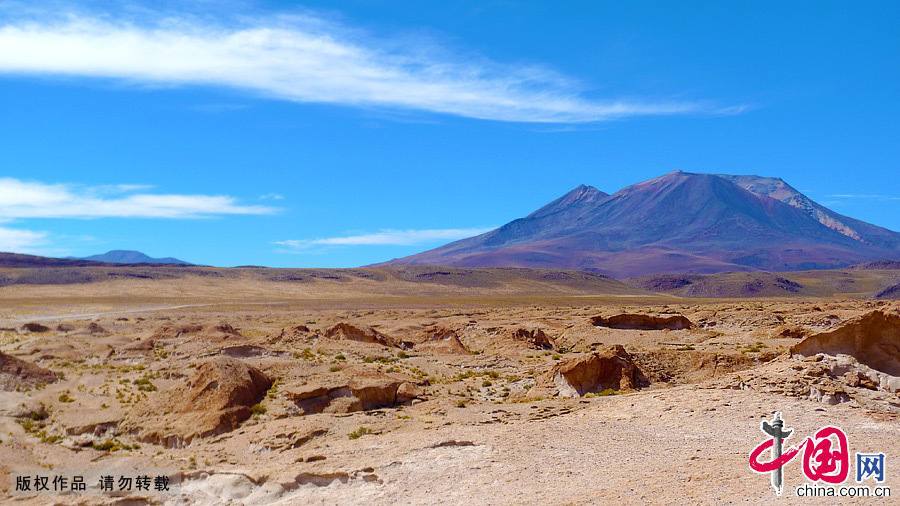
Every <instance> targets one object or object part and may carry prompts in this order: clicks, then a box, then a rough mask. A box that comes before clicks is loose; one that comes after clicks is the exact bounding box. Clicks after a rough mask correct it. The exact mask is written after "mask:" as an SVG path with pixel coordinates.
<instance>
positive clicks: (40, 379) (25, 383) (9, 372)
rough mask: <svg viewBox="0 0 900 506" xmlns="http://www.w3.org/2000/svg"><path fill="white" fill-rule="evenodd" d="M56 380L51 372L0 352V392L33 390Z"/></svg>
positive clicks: (54, 374)
mask: <svg viewBox="0 0 900 506" xmlns="http://www.w3.org/2000/svg"><path fill="white" fill-rule="evenodd" d="M56 380H57V376H56V373H54V372H53V371H51V370H49V369H44V368H43V367H41V366H39V365H36V364H33V363H31V362H26V361H25V360H22V359H19V358H16V357H13V356H11V355H7V354H5V353H2V352H0V390H5V391H16V390H22V389H28V388H35V387H38V386H41V385H46V384H47V383H53V382H54V381H56Z"/></svg>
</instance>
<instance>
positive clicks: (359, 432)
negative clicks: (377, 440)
mask: <svg viewBox="0 0 900 506" xmlns="http://www.w3.org/2000/svg"><path fill="white" fill-rule="evenodd" d="M367 434H374V432H373V431H372V429H370V428H368V427H364V426H360V427H357V428H356V430H354V431H353V432H351V433H349V434H347V437H348V438H350V439H359V438H361V437H363V436H365V435H367Z"/></svg>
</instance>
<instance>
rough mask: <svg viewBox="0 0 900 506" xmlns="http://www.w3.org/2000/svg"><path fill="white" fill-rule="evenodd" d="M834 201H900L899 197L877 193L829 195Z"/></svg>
mask: <svg viewBox="0 0 900 506" xmlns="http://www.w3.org/2000/svg"><path fill="white" fill-rule="evenodd" d="M829 197H831V198H834V199H860V200H900V196H897V195H881V194H877V193H838V194H835V195H829Z"/></svg>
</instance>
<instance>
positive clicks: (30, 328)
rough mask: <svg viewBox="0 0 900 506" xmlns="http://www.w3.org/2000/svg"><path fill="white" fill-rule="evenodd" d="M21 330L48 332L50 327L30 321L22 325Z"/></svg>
mask: <svg viewBox="0 0 900 506" xmlns="http://www.w3.org/2000/svg"><path fill="white" fill-rule="evenodd" d="M22 330H24V331H25V332H35V333H40V332H49V331H50V327H48V326H46V325H41V324H40V323H35V322H30V323H26V324H25V325H22Z"/></svg>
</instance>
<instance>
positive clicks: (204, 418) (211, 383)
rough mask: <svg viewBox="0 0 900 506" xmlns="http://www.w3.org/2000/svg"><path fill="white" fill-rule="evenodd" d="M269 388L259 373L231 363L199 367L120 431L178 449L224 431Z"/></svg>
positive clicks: (134, 415)
mask: <svg viewBox="0 0 900 506" xmlns="http://www.w3.org/2000/svg"><path fill="white" fill-rule="evenodd" d="M271 386H272V380H270V379H269V378H268V377H267V376H266V375H265V374H264V373H263V372H262V371H260V370H259V369H256V368H255V367H252V366H250V365H247V364H245V363H244V362H241V361H240V360H236V359H233V358H227V357H221V358H216V359H213V360H210V361H208V362H204V363H202V364H201V365H200V366H199V367H198V368H197V371H196V373H194V375H193V377H192V378H191V379H190V380H188V382H187V383H186V384H185V385H183V386H181V387H176V388H173V389H171V390H169V391H165V392H159V393H157V394H156V395H155V396H154V397H152V398H151V399H150V401H149V402H148V403H147V404H145V405H143V406H138V407H136V408H135V409H134V410H133V411H132V412H131V413H129V414H128V416H127V417H126V419H125V421H124V422H123V423H122V425H121V427H122V429H123V430H125V431H129V432H133V433H136V434H137V437H138V439H140V440H142V441H147V442H152V443H157V444H163V445H165V446H169V447H180V446H184V445H187V444H189V443H190V442H191V441H192V440H193V439H195V438H198V437H200V438H202V437H209V436H214V435H217V434H222V433H224V432H229V431H232V430H234V429H235V428H237V427H238V425H239V424H240V423H241V422H243V421H244V420H246V419H248V418H250V415H251V410H250V408H251V407H252V406H253V405H254V404H256V403H258V402H259V401H261V400H262V399H263V398H264V397H265V395H266V391H267V390H268V389H269V388H270V387H271Z"/></svg>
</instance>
